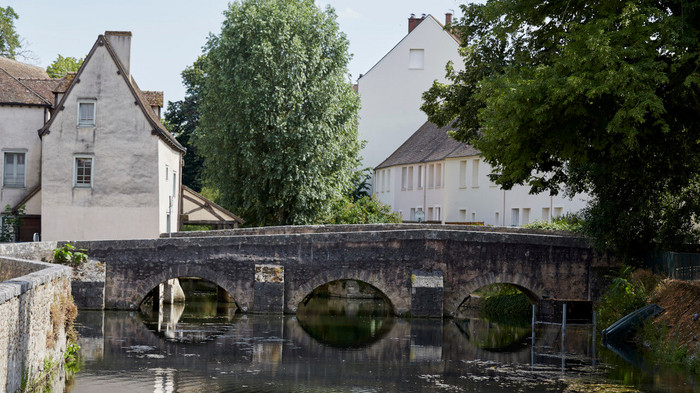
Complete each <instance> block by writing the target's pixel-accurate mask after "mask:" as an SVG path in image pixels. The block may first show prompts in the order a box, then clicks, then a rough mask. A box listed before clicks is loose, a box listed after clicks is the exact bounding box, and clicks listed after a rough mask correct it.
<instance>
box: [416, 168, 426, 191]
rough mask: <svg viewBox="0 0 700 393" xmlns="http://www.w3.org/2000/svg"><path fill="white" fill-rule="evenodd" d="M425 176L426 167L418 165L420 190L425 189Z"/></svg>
mask: <svg viewBox="0 0 700 393" xmlns="http://www.w3.org/2000/svg"><path fill="white" fill-rule="evenodd" d="M423 176H425V165H418V189H419V190H422V189H423V183H425V181H424V179H423Z"/></svg>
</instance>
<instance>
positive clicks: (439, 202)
mask: <svg viewBox="0 0 700 393" xmlns="http://www.w3.org/2000/svg"><path fill="white" fill-rule="evenodd" d="M462 162H465V164H466V165H465V166H464V168H462ZM475 162H478V164H476V167H477V171H476V175H477V176H476V181H474V174H475V172H474V167H475ZM431 164H432V165H437V164H441V167H442V171H441V186H440V187H437V186H435V187H427V185H428V184H429V182H428V181H427V180H426V179H425V178H424V179H423V182H422V184H423V185H424V187H423V188H419V187H418V173H419V171H418V166H419V165H423V167H424V168H428V167H429V165H431ZM411 166H412V167H413V182H412V183H413V187H412V188H411V189H402V188H401V184H402V178H401V176H402V175H401V174H402V168H403V167H411ZM387 169H391V177H392V181H391V189H390V191H389V190H376V189H375V195H377V197H378V198H379V200H380V201H382V202H383V203H385V204H389V205H390V206H391V207H392V210H393V211H395V212H400V213H402V218H403V219H404V220H411V213H410V212H411V209H416V210H417V209H418V208H419V207H420V208H422V209H423V211H424V212H425V219H426V220H436V221H441V222H443V223H444V222H483V223H484V224H485V225H495V226H513V225H515V223H514V222H513V209H518V223H517V226H523V225H525V224H528V223H532V222H534V221H536V220H539V221H547V220H549V219H551V218H552V217H557V216H559V215H563V214H566V213H575V212H578V211H580V210H581V209H583V208H584V207H585V206H586V203H587V201H588V196H587V195H584V194H580V195H577V196H575V197H574V198H571V199H570V198H567V197H565V196H563V195H558V196H550V195H549V193H546V192H545V193H541V194H536V195H530V193H529V190H530V188H529V187H527V186H515V187H513V188H512V189H511V190H507V191H504V190H502V189H501V188H500V187H499V186H497V185H496V184H494V183H492V182H491V181H490V179H489V177H488V175H489V174H490V173H491V167H490V166H489V164H487V163H486V162H484V160H483V159H482V157H480V156H471V157H460V158H452V159H447V160H444V161H436V162H429V163H420V164H413V165H399V166H394V167H391V168H387ZM387 169H382V171H387ZM377 173H380V171H377ZM426 173H427V172H424V176H425V174H426ZM435 185H437V183H435ZM438 207H439V208H440V219H439V220H437V217H436V208H438ZM430 208H432V209H433V216H432V218H431V216H430V214H429V212H430V210H429V209H430Z"/></svg>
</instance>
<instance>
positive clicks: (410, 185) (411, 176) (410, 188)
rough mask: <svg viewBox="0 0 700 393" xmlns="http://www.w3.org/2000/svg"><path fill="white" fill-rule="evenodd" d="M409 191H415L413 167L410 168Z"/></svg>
mask: <svg viewBox="0 0 700 393" xmlns="http://www.w3.org/2000/svg"><path fill="white" fill-rule="evenodd" d="M408 189H409V190H412V189H413V167H412V166H409V167H408Z"/></svg>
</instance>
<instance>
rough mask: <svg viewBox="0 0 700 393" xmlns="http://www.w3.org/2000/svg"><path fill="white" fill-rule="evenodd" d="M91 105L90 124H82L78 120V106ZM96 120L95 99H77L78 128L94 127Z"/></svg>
mask: <svg viewBox="0 0 700 393" xmlns="http://www.w3.org/2000/svg"><path fill="white" fill-rule="evenodd" d="M81 104H92V123H83V122H82V121H81V120H80V105H81ZM96 118H97V100H96V99H79V100H78V127H95V119H96Z"/></svg>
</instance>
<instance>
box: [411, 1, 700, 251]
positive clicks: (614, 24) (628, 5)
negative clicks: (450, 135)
mask: <svg viewBox="0 0 700 393" xmlns="http://www.w3.org/2000/svg"><path fill="white" fill-rule="evenodd" d="M462 8H463V11H464V18H463V19H461V20H460V21H459V22H457V23H455V24H454V27H455V32H456V33H457V34H459V36H460V38H461V40H462V44H461V50H462V55H463V57H464V63H465V70H464V71H459V72H458V71H455V70H454V69H453V68H452V67H451V66H449V65H448V73H447V75H448V79H449V81H450V83H449V84H440V83H435V84H434V85H433V87H432V88H431V89H430V90H429V91H428V92H426V93H425V94H424V101H425V103H424V105H423V110H424V111H425V112H426V113H427V114H428V117H429V119H430V120H431V121H433V122H435V123H437V124H438V125H440V126H443V125H446V124H448V123H449V122H450V121H452V120H456V123H455V125H456V126H457V128H458V130H457V131H456V132H455V134H454V136H455V137H456V138H457V139H459V140H462V141H465V142H469V143H472V144H473V145H474V146H475V147H477V148H478V149H480V150H481V152H482V154H483V155H484V157H485V159H486V160H487V161H488V162H489V163H490V164H491V165H492V166H493V168H494V174H492V179H493V180H495V181H496V182H497V183H498V184H500V185H501V186H503V187H504V188H506V189H507V188H510V187H512V186H513V185H515V184H529V185H530V186H531V191H532V192H541V191H549V192H551V193H555V194H556V193H557V192H560V191H566V192H569V193H575V192H582V191H585V192H588V193H589V194H590V195H591V197H592V201H591V202H590V204H589V207H588V209H587V212H586V218H587V220H586V225H587V229H588V232H589V233H590V234H592V235H593V236H594V237H595V238H596V239H597V241H598V244H599V245H600V246H602V247H604V248H608V249H612V250H614V251H620V252H623V253H625V254H626V255H628V256H633V257H634V256H639V255H641V253H643V252H645V251H646V250H648V249H649V245H650V244H651V243H656V244H679V243H683V242H687V241H692V240H694V239H697V227H696V226H694V225H693V223H694V222H697V218H698V213H700V203H699V202H698V200H699V198H700V187H698V180H700V177H699V176H698V173H700V137H698V135H700V116H699V114H700V73H699V70H700V60H699V55H700V45H699V40H700V35H699V31H700V5H699V3H698V2H697V1H694V2H693V1H682V0H668V1H666V0H663V1H656V0H653V1H652V0H627V1H623V2H618V1H599V2H590V1H560V2H556V1H555V2H551V1H544V0H490V1H488V2H487V3H486V4H471V5H468V6H463V7H462Z"/></svg>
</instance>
